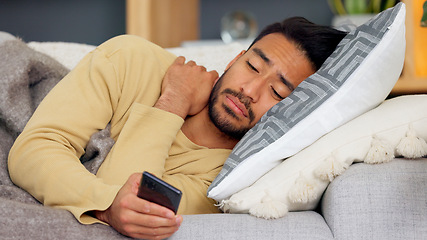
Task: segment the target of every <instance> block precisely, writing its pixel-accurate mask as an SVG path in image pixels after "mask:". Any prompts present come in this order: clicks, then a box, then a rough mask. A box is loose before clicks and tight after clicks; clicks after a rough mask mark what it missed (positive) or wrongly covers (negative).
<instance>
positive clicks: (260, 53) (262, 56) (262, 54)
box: [254, 48, 271, 65]
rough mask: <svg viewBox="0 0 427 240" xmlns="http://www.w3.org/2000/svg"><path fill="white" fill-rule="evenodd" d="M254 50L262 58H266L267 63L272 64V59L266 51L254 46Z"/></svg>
mask: <svg viewBox="0 0 427 240" xmlns="http://www.w3.org/2000/svg"><path fill="white" fill-rule="evenodd" d="M254 52H255V53H256V54H257V55H258V56H259V57H260V58H261V59H262V60H264V62H265V63H267V64H268V65H270V64H271V60H270V58H268V57H267V56H265V53H264V52H263V51H262V50H261V49H259V48H254Z"/></svg>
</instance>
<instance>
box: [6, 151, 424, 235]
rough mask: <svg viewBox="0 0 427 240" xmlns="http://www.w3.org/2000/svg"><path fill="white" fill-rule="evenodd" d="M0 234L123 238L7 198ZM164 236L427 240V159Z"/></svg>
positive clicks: (205, 219)
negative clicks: (297, 205) (271, 212)
mask: <svg viewBox="0 0 427 240" xmlns="http://www.w3.org/2000/svg"><path fill="white" fill-rule="evenodd" d="M5 187H7V186H0V189H1V191H5V189H6V188H5ZM6 191H7V189H6ZM3 195H4V194H3ZM0 236H1V237H0V238H1V239H29V238H31V239H125V238H126V237H124V236H122V235H120V234H118V233H117V232H116V231H114V230H113V229H112V228H110V227H109V226H105V225H101V224H94V225H88V226H85V225H81V224H79V223H78V222H77V221H76V220H75V219H74V217H73V216H72V215H71V214H70V213H68V212H67V211H64V210H58V209H52V208H49V207H43V206H41V205H39V204H38V203H35V202H34V203H31V202H20V199H7V198H6V197H5V196H3V197H2V198H1V200H0ZM170 239H370V240H371V239H387V240H388V239H417V240H418V239H419V240H421V239H427V159H418V160H406V159H395V160H393V161H391V162H389V163H384V164H379V165H368V164H364V163H357V164H353V165H352V166H351V167H350V168H349V169H348V170H347V171H346V172H345V173H344V174H342V175H341V176H339V177H337V178H336V179H335V180H334V181H333V182H332V183H331V184H330V185H329V187H328V188H327V190H326V191H325V193H324V195H323V197H322V200H321V202H320V204H319V207H318V209H317V210H316V211H303V212H290V213H288V214H287V215H286V216H285V217H283V218H280V219H276V220H264V219H259V218H255V217H253V216H250V215H247V214H206V215H186V216H184V222H183V224H182V226H181V228H180V230H179V231H178V232H177V233H176V234H175V235H173V236H172V237H171V238H170Z"/></svg>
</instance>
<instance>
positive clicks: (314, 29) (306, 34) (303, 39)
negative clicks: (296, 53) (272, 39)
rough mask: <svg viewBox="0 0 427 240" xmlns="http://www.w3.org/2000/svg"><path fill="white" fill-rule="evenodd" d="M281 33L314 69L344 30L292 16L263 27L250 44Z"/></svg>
mask: <svg viewBox="0 0 427 240" xmlns="http://www.w3.org/2000/svg"><path fill="white" fill-rule="evenodd" d="M272 33H281V34H283V35H284V36H285V37H286V38H287V39H288V40H289V41H291V42H293V43H294V44H296V46H297V48H299V49H300V50H302V51H303V52H304V53H305V55H306V56H307V57H308V59H309V60H310V61H311V63H312V65H313V67H314V68H315V70H316V71H317V70H319V68H320V66H322V64H323V63H324V62H325V60H326V59H327V58H328V57H329V55H331V54H332V52H333V51H334V50H335V48H336V47H337V45H338V43H339V42H340V41H341V40H342V39H343V38H344V36H345V35H347V33H346V32H343V31H339V30H336V29H334V28H332V27H328V26H322V25H317V24H314V23H312V22H310V21H308V20H307V19H305V18H303V17H292V18H288V19H285V20H284V21H282V22H277V23H273V24H271V25H269V26H267V27H265V28H264V29H263V30H262V31H261V33H260V34H259V35H258V37H257V38H256V39H255V40H254V41H253V43H252V44H251V46H250V47H249V48H251V47H252V45H253V44H254V43H256V42H257V41H259V40H260V39H261V38H263V37H265V36H266V35H268V34H272Z"/></svg>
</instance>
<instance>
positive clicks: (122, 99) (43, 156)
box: [8, 36, 182, 224]
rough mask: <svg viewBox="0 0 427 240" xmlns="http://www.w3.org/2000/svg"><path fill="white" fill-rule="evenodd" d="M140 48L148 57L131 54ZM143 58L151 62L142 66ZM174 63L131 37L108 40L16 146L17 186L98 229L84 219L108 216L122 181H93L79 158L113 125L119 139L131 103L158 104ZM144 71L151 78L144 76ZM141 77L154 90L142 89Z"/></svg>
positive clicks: (43, 107)
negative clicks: (97, 214)
mask: <svg viewBox="0 0 427 240" xmlns="http://www.w3.org/2000/svg"><path fill="white" fill-rule="evenodd" d="M135 46H137V49H145V50H144V52H141V51H139V52H138V51H134V50H135V49H134V47H135ZM141 46H142V47H141ZM126 51H127V52H128V53H129V52H132V54H127V53H126ZM145 53H149V56H146V58H149V57H150V56H154V59H145V60H139V59H141V56H140V55H142V54H145ZM173 59H174V56H172V54H166V53H164V52H163V51H160V50H159V48H158V47H155V46H154V45H152V44H150V43H148V42H146V41H143V40H141V39H139V38H136V37H130V36H126V37H119V38H116V39H113V40H110V41H108V42H107V43H105V44H103V45H101V46H100V47H98V48H97V49H96V50H94V51H93V52H92V53H90V54H89V55H88V56H86V57H85V58H84V59H83V60H82V61H81V62H80V63H79V64H78V65H77V66H76V68H75V69H73V70H72V71H71V72H70V73H69V74H68V75H67V76H66V77H65V78H64V79H63V80H61V82H60V83H59V84H58V85H57V86H55V88H54V89H52V91H51V92H50V93H49V94H48V95H47V96H46V98H45V99H44V100H43V101H42V103H41V104H40V106H39V107H38V108H37V110H36V111H35V113H34V115H33V117H32V118H31V119H30V121H29V122H28V124H27V126H26V127H25V129H24V131H23V132H22V134H21V135H20V136H19V137H18V138H17V140H16V141H15V143H14V146H13V147H12V148H11V151H10V154H9V161H8V167H9V173H10V177H11V179H12V181H13V182H14V183H15V184H17V185H18V186H20V187H22V188H23V189H25V190H27V191H28V192H29V193H30V194H32V195H33V196H34V197H35V198H37V199H38V200H39V201H40V202H42V203H43V204H45V205H48V206H53V207H58V208H62V209H66V210H69V211H70V212H72V213H73V215H74V216H75V217H76V218H77V219H78V220H79V221H80V222H82V223H87V224H88V223H93V222H96V220H95V219H93V218H90V217H88V216H87V215H85V214H84V213H86V212H88V211H91V210H105V209H107V208H108V207H109V206H110V205H111V203H112V201H113V200H114V198H115V196H116V194H117V192H118V191H119V189H120V188H121V185H122V182H120V183H119V182H115V183H111V182H109V181H108V179H103V178H100V177H96V176H95V175H93V174H91V173H90V172H88V171H87V170H86V169H85V168H84V166H83V165H82V164H81V163H80V160H79V157H80V156H81V155H82V154H83V153H84V149H85V147H86V144H87V142H88V141H89V138H90V136H91V135H92V134H93V133H95V132H96V131H99V130H100V129H103V128H105V126H106V125H107V124H108V123H111V126H112V130H111V131H112V137H113V138H114V139H115V140H117V138H118V135H119V133H120V132H121V130H122V128H123V126H124V125H125V123H126V120H127V118H128V117H129V112H131V111H130V109H131V108H132V103H134V102H137V103H140V104H153V103H154V102H155V101H156V99H157V98H158V95H159V94H160V92H159V89H160V86H161V80H162V76H163V74H164V72H165V71H166V69H167V67H168V66H169V64H170V63H171V62H172V61H173ZM149 60H151V61H149ZM145 63H149V64H148V65H147V66H144V65H145ZM150 64H151V65H150ZM135 66H136V67H135ZM141 66H144V67H145V68H142V67H141ZM147 69H149V70H150V71H149V72H150V73H142V72H144V70H147ZM144 74H145V75H144ZM153 74H154V75H153ZM142 77H145V78H147V77H149V78H151V79H150V80H152V81H151V83H149V84H148V83H141V82H142V81H140V78H142ZM138 84H139V85H138ZM139 88H140V89H139ZM129 89H131V90H129ZM123 92H126V93H127V94H123ZM144 94H145V96H142V95H144ZM178 118H179V117H178ZM177 122H178V123H177V124H175V125H180V124H182V122H180V121H179V120H178V121H177Z"/></svg>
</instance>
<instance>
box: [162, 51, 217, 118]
mask: <svg viewBox="0 0 427 240" xmlns="http://www.w3.org/2000/svg"><path fill="white" fill-rule="evenodd" d="M217 79H218V73H217V72H216V71H210V72H207V71H206V68H205V67H203V66H199V65H197V64H196V63H195V62H194V61H189V62H188V63H185V58H184V57H178V58H177V59H176V60H175V61H174V62H173V64H172V65H171V66H170V67H169V69H168V70H167V72H166V74H165V77H164V79H163V84H162V94H161V96H160V98H159V100H158V101H157V103H156V104H155V107H157V108H160V109H162V110H165V111H168V112H171V113H174V114H176V115H178V116H180V117H182V118H183V119H185V118H186V117H187V116H188V115H195V114H197V113H199V112H200V111H201V110H202V109H203V108H204V107H205V106H206V105H207V103H208V100H209V95H210V93H211V91H212V88H213V85H214V83H215V81H216V80H217Z"/></svg>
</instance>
